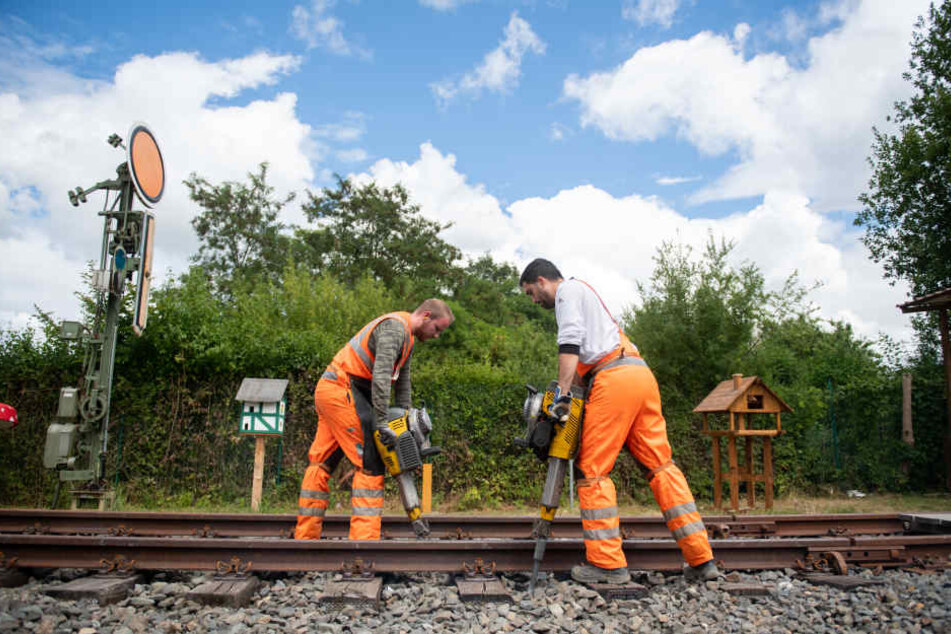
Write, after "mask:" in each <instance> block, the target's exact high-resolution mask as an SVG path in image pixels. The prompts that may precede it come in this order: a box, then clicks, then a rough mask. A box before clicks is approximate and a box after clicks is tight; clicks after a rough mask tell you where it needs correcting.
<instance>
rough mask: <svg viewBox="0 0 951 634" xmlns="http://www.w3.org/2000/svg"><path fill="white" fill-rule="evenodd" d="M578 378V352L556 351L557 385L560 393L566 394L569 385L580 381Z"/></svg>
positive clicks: (569, 388)
mask: <svg viewBox="0 0 951 634" xmlns="http://www.w3.org/2000/svg"><path fill="white" fill-rule="evenodd" d="M580 382H581V380H580V379H579V378H578V353H571V352H559V353H558V387H560V388H561V393H562V394H567V393H568V391H569V390H571V386H572V385H573V384H575V383H580Z"/></svg>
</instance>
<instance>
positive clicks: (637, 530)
mask: <svg viewBox="0 0 951 634" xmlns="http://www.w3.org/2000/svg"><path fill="white" fill-rule="evenodd" d="M427 519H428V521H429V522H430V526H431V527H432V530H433V536H434V537H435V538H443V539H446V538H457V539H458V538H475V539H478V538H489V537H493V538H520V537H527V536H528V535H530V534H531V530H532V522H533V520H534V517H531V516H489V515H483V516H469V515H430V516H427ZM703 519H704V522H705V524H706V526H707V528H708V529H709V530H710V532H711V533H712V534H713V535H714V536H715V537H721V538H725V537H820V536H828V535H833V536H835V535H840V536H841V535H888V534H900V533H902V532H903V531H904V529H905V526H904V523H903V521H902V520H901V518H900V517H899V515H898V514H897V513H865V514H836V515H708V516H705V517H704V518H703ZM296 521H297V517H296V516H294V515H290V514H272V515H265V514H260V513H156V512H100V511H53V510H49V509H0V533H37V534H52V535H70V534H74V535H75V534H89V535H92V534H113V535H134V536H140V537H150V536H154V537H166V536H175V535H178V536H193V535H194V536H214V537H289V536H291V535H292V534H293V530H294V525H295V523H296ZM349 522H350V517H349V515H338V514H334V515H328V516H326V517H325V518H324V536H325V537H328V538H343V537H346V536H347V533H348V529H349ZM553 531H554V535H555V536H556V537H564V538H580V537H581V521H580V519H579V518H578V517H566V516H559V517H557V518H555V522H554V525H553ZM621 531H622V534H623V535H624V536H625V537H627V538H660V539H666V538H669V537H670V531H669V530H668V529H667V526H666V525H665V524H664V520H663V518H662V517H660V516H636V517H635V516H628V517H622V518H621ZM383 535H384V537H385V538H395V539H400V538H411V537H413V536H414V535H413V530H412V528H411V527H410V525H409V523H408V522H407V521H406V518H405V517H404V516H402V515H386V516H384V518H383Z"/></svg>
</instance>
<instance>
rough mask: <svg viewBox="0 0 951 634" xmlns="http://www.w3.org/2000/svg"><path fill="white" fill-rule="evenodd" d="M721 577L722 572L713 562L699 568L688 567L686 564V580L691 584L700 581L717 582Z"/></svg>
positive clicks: (703, 564)
mask: <svg viewBox="0 0 951 634" xmlns="http://www.w3.org/2000/svg"><path fill="white" fill-rule="evenodd" d="M719 576H720V570H719V569H718V568H717V565H716V564H715V563H713V560H712V559H711V560H710V561H708V562H706V563H702V564H700V565H699V566H688V565H687V564H684V579H686V580H687V581H689V582H691V583H696V582H699V581H715V580H716V579H717V577H719Z"/></svg>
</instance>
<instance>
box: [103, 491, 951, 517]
mask: <svg viewBox="0 0 951 634" xmlns="http://www.w3.org/2000/svg"><path fill="white" fill-rule="evenodd" d="M334 498H335V501H332V503H331V507H330V512H331V513H341V514H345V513H348V512H349V511H350V508H349V500H348V499H347V496H346V493H345V492H342V493H341V494H340V495H335V496H334ZM120 500H121V497H120ZM118 506H119V510H123V511H179V512H192V513H250V512H251V503H250V496H249V497H248V499H245V500H233V501H215V500H212V499H209V498H208V497H202V498H199V499H197V500H194V499H188V498H187V497H186V498H183V497H179V498H177V499H171V500H168V499H167V500H162V501H160V502H155V501H153V502H152V503H150V504H149V505H147V506H146V505H138V504H129V503H123V502H120V504H119V505H118ZM697 506H698V507H699V509H700V512H701V513H702V514H704V515H718V514H728V513H729V510H728V509H724V510H722V511H717V510H716V509H714V508H713V503H712V501H710V500H699V501H698V503H697ZM384 509H385V512H386V513H387V514H393V515H399V514H401V513H402V512H403V509H402V507H401V506H400V501H399V496H398V495H396V494H395V493H392V494H391V493H390V492H389V491H388V492H387V497H386V501H385V505H384ZM619 511H620V513H621V515H626V516H638V515H642V516H650V515H660V510H659V509H658V507H657V505H656V504H654V503H653V502H651V503H649V504H638V503H628V504H622V505H619ZM914 511H917V512H932V513H935V512H945V513H947V512H951V494H948V493H924V494H922V493H915V494H897V493H882V494H878V493H870V494H868V495H866V496H865V497H862V498H850V497H848V496H846V495H845V494H842V493H834V494H830V495H827V496H807V495H802V494H795V493H794V494H789V495H784V496H782V497H777V498H775V500H774V503H773V508H772V510H771V511H766V509H765V508H764V507H763V502H762V499H759V500H758V506H757V507H756V508H754V509H746V508H744V507H743V502H742V500H741V509H740V513H741V514H753V515H762V514H775V515H788V514H809V515H815V514H835V513H906V512H914ZM260 512H261V513H268V514H279V513H289V514H294V513H296V512H297V506H296V504H295V503H293V502H289V501H280V502H277V501H272V500H268V496H267V490H265V492H264V499H263V500H262V503H261V510H260ZM537 512H538V507H537V506H535V505H531V504H496V505H493V506H492V508H489V509H475V510H474V509H465V510H462V509H460V508H459V507H458V500H457V499H446V500H444V499H439V498H437V499H436V500H435V501H434V503H433V513H434V514H445V515H449V514H452V515H469V516H473V515H535V514H536V513H537ZM578 514H579V510H578V500H577V498H575V500H574V503H573V504H572V505H571V507H569V504H568V503H567V502H566V503H565V504H563V506H562V507H561V508H560V509H559V511H558V515H559V516H567V517H572V516H577V515H578Z"/></svg>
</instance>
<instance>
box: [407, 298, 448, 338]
mask: <svg viewBox="0 0 951 634" xmlns="http://www.w3.org/2000/svg"><path fill="white" fill-rule="evenodd" d="M454 320H455V317H454V316H453V314H452V309H451V308H449V304H447V303H446V302H444V301H442V300H441V299H435V298H430V299H427V300H426V301H424V302H423V303H422V304H420V305H419V306H417V307H416V310H414V311H413V314H412V315H410V328H411V329H412V330H413V336H414V337H416V338H417V339H419V340H420V341H427V340H428V339H436V338H438V337H439V334H440V333H441V332H442V331H443V330H445V329H446V328H448V327H449V326H451V325H452V322H453V321H454Z"/></svg>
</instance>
